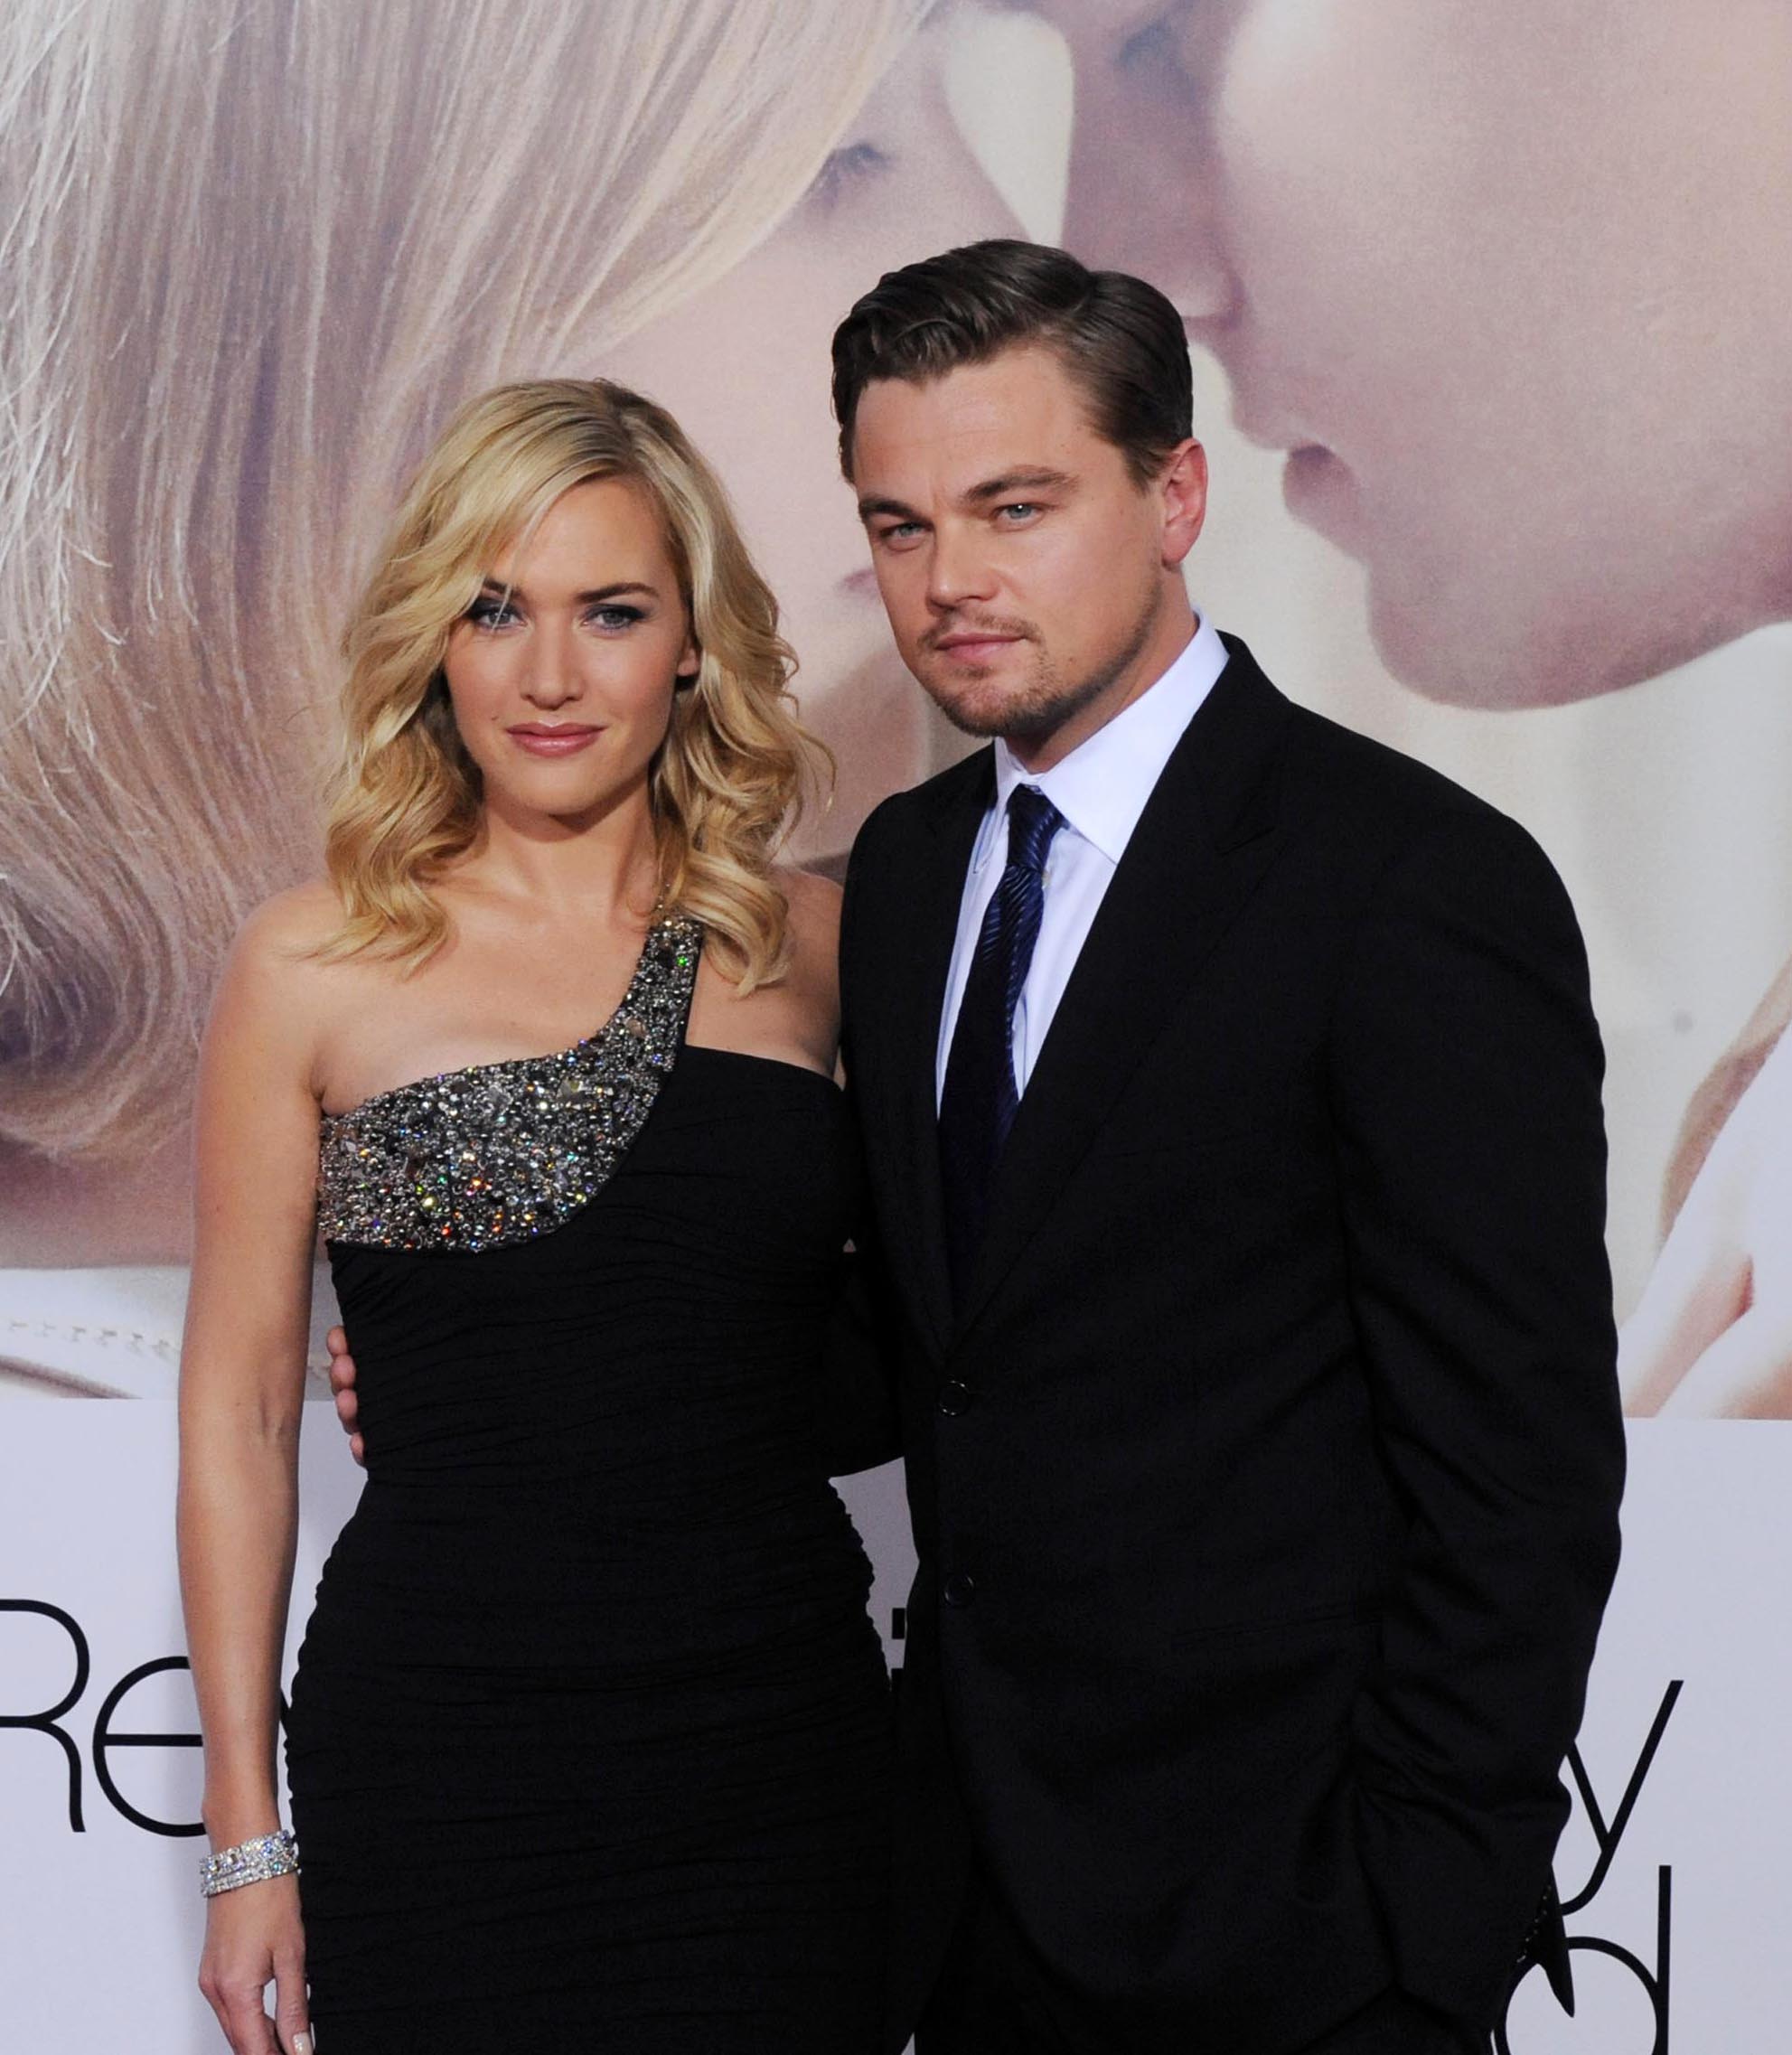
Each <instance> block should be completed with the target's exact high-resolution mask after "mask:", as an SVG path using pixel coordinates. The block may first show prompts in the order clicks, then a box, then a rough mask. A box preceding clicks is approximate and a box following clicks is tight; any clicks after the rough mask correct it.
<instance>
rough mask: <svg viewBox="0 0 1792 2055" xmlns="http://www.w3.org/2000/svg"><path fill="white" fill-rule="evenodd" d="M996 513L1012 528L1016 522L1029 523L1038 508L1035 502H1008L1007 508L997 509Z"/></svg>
mask: <svg viewBox="0 0 1792 2055" xmlns="http://www.w3.org/2000/svg"><path fill="white" fill-rule="evenodd" d="M996 511H997V512H998V513H999V514H1000V515H1001V516H1002V517H1003V519H1004V520H1006V521H1008V522H1009V525H1010V526H1013V525H1014V524H1015V523H1016V522H1018V521H1031V520H1032V518H1033V516H1034V515H1035V514H1036V513H1037V512H1039V511H1040V508H1039V503H1038V502H1037V500H1010V501H1009V503H1008V505H1007V506H1005V507H999V508H998V509H997V510H996Z"/></svg>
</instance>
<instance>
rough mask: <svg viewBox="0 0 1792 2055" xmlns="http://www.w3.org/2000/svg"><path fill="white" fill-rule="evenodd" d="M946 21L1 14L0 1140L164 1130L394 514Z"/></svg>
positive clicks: (690, 286)
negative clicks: (407, 494)
mask: <svg viewBox="0 0 1792 2055" xmlns="http://www.w3.org/2000/svg"><path fill="white" fill-rule="evenodd" d="M929 4H930V0H854V4H853V5H850V6H841V5H839V4H838V0H603V4H602V5H596V4H583V5H581V4H577V0H504V5H497V4H496V0H382V5H380V6H377V7H361V6H355V5H349V4H348V0H264V4H262V5H256V6H253V7H243V6H240V5H236V4H235V0H165V4H164V5H157V6H153V7H152V6H143V5H135V4H132V0H13V5H10V6H9V7H8V8H7V10H6V11H5V23H4V26H3V27H0V191H4V192H5V193H6V195H7V203H6V209H5V218H4V222H3V223H0V393H3V394H4V395H5V398H4V401H0V406H4V408H5V427H6V433H5V436H4V437H0V607H4V611H5V618H6V620H7V623H8V633H7V636H6V639H5V654H4V656H0V789H3V790H4V793H5V802H4V805H0V1140H7V1141H12V1142H14V1143H19V1144H23V1145H27V1146H30V1147H33V1148H37V1149H46V1150H50V1151H52V1152H54V1153H57V1154H60V1155H74V1154H80V1153H86V1154H89V1155H104V1154H118V1153H122V1152H124V1151H126V1150H127V1149H135V1148H139V1147H142V1146H145V1145H146V1144H148V1143H151V1142H153V1141H155V1140H157V1139H159V1138H160V1137H161V1136H163V1135H164V1134H165V1133H167V1132H168V1131H170V1130H172V1129H173V1128H174V1126H175V1125H177V1124H178V1121H179V1120H180V1117H181V1114H182V1112H183V1106H184V1103H185V1098H186V1093H187V1088H188V1081H189V1078H190V1074H191V1066H192V1056H193V1050H194V1046H195V1045H196V1041H197V1036H198V1030H199V1025H200V1022H201V1020H202V1016H203V1012H204V1009H205V1006H206V1004H207V1002H208V1000H209V998H210V992H211V981H212V979H213V976H214V973H215V969H216V965H217V962H218V959H219V957H220V953H221V952H222V949H223V947H224V946H225V944H226V943H227V942H228V940H229V938H230V935H231V934H233V933H234V931H235V929H236V928H237V926H238V925H239V923H240V921H241V919H242V917H243V915H244V914H245V913H246V912H247V911H248V909H249V906H252V905H253V904H254V903H255V902H256V901H257V900H258V899H259V898H261V897H262V896H265V895H266V894H267V892H269V891H270V890H273V889H275V888H277V887H279V886H281V885H283V884H285V883H287V882H290V881H291V880H292V879H293V878H294V877H298V876H301V875H303V874H304V873H305V872H306V871H308V870H310V869H311V868H314V865H315V861H316V828H315V821H314V815H313V811H312V807H311V805H310V802H309V783H308V777H309V768H310V767H311V766H313V765H315V764H316V763H317V761H318V759H319V756H320V755H321V754H322V748H323V745H324V739H325V736H326V733H327V719H326V715H325V708H326V705H327V690H328V683H329V680H331V679H332V678H333V676H334V675H335V674H336V660H335V647H336V643H337V640H338V631H339V629H340V625H341V620H342V613H343V611H344V609H345V603H346V600H347V598H348V596H349V595H350V594H352V591H353V590H354V588H355V586H356V585H357V584H358V583H359V581H360V578H361V575H362V573H363V569H364V566H365V564H366V562H367V561H368V559H369V558H370V556H371V549H372V548H373V546H374V543H375V541H376V540H377V536H378V533H379V530H380V527H381V526H383V524H384V521H385V520H386V518H387V517H388V515H389V509H390V507H391V504H392V502H393V499H394V497H395V496H396V493H397V491H398V488H399V481H400V480H401V479H402V478H403V477H404V476H405V475H406V474H407V473H408V472H409V471H410V470H411V469H412V467H413V466H414V465H415V464H416V463H417V461H418V457H419V455H420V454H421V452H422V451H423V450H424V449H425V448H426V447H427V445H428V443H429V441H430V439H431V437H432V436H433V435H434V434H435V432H436V428H437V427H438V425H439V423H440V422H441V421H442V420H443V419H444V418H446V416H447V415H448V414H449V413H450V411H451V410H452V408H454V407H455V405H456V404H457V403H458V402H460V401H461V400H462V399H464V398H465V396H466V395H467V394H469V393H472V392H477V391H479V390H481V389H485V388H487V387H491V386H493V385H496V384H498V383H500V382H502V381H503V380H512V379H516V378H519V377H523V376H535V375H539V373H541V372H542V371H559V370H562V369H567V368H577V369H579V370H590V369H595V368H597V367H598V366H600V365H601V362H602V352H603V351H604V349H605V347H606V346H607V345H609V344H611V343H614V342H616V341H617V340H619V339H620V338H621V337H623V336H624V335H625V334H627V333H629V332H630V331H631V330H633V328H635V327H637V326H638V325H640V324H642V323H643V322H644V321H646V320H647V319H649V318H650V317H652V316H654V315H656V314H661V313H662V312H664V311H666V310H667V309H669V308H671V306H673V305H677V304H678V303H679V302H680V300H682V299H684V298H685V297H686V296H689V295H690V294H691V293H693V292H695V291H697V290H698V289H699V288H700V287H701V286H704V285H706V284H708V282H709V281H711V280H712V279H714V278H716V277H719V276H721V275H722V274H723V273H725V272H726V271H727V270H728V269H729V268H730V267H732V266H733V265H734V264H735V263H737V261H738V260H739V259H740V258H743V257H744V256H745V255H746V253H747V252H748V251H749V250H750V249H752V247H753V246H754V245H755V243H756V242H757V241H759V240H760V239H763V238H764V237H765V235H766V234H767V233H768V232H769V231H770V230H771V229H772V228H773V227H774V226H775V224H776V223H777V221H779V219H780V218H781V217H782V216H783V214H784V213H785V212H786V211H788V209H789V208H790V207H791V206H792V205H793V203H794V202H795V201H796V200H797V199H798V198H799V197H800V196H801V194H802V192H803V191H804V190H805V189H806V188H807V186H808V185H809V184H810V183H811V182H812V180H813V178H814V176H815V174H817V172H818V171H819V170H820V169H821V165H822V164H823V163H824V162H825V160H826V157H827V155H828V153H829V151H830V149H831V148H833V147H834V146H835V145H836V144H837V143H838V142H839V140H840V134H841V131H842V129H843V127H844V126H845V124H846V122H847V121H848V120H849V118H850V117H851V116H852V114H853V113H854V111H855V110H856V109H857V108H858V106H859V104H860V103H861V102H862V100H863V99H864V98H865V97H866V95H867V94H868V91H869V90H870V89H871V87H872V86H873V85H874V84H875V82H876V80H877V78H878V76H879V75H880V74H881V72H882V71H883V70H885V69H886V68H887V65H888V63H889V62H890V61H891V60H892V58H893V57H894V56H895V55H896V52H897V50H898V49H899V48H900V47H901V44H902V42H903V41H904V39H905V37H906V35H907V34H908V33H910V32H911V31H912V30H913V29H914V28H915V25H916V23H918V21H919V20H920V18H921V17H922V15H923V14H924V13H925V12H926V11H927V7H928V5H929ZM819 403H820V402H819V401H818V404H819Z"/></svg>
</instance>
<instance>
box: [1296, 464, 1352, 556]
mask: <svg viewBox="0 0 1792 2055" xmlns="http://www.w3.org/2000/svg"><path fill="white" fill-rule="evenodd" d="M1281 495H1282V499H1283V501H1284V502H1286V504H1287V507H1288V511H1289V512H1290V513H1291V514H1292V515H1293V516H1294V518H1295V520H1296V521H1305V522H1306V523H1307V525H1308V527H1309V528H1316V529H1318V531H1319V533H1320V534H1321V535H1323V536H1324V537H1325V539H1326V540H1327V541H1328V542H1333V543H1336V544H1337V547H1338V548H1339V549H1343V550H1346V551H1347V552H1348V553H1349V554H1351V555H1353V556H1356V555H1360V554H1361V544H1362V538H1363V493H1362V489H1361V487H1360V486H1358V484H1357V483H1356V476H1355V474H1353V473H1352V471H1351V469H1350V466H1349V465H1348V464H1345V463H1343V462H1342V461H1341V460H1340V459H1339V458H1337V457H1336V456H1334V455H1332V453H1331V451H1330V450H1328V449H1327V448H1325V447H1324V446H1323V445H1321V444H1319V443H1308V444H1306V445H1304V446H1302V447H1301V448H1299V449H1297V450H1295V451H1294V452H1293V453H1292V455H1290V457H1289V459H1288V462H1287V464H1285V465H1284V466H1283V468H1282V474H1281Z"/></svg>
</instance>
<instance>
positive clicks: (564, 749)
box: [509, 722, 604, 756]
mask: <svg viewBox="0 0 1792 2055" xmlns="http://www.w3.org/2000/svg"><path fill="white" fill-rule="evenodd" d="M603 732H604V731H603V729H602V728H601V727H580V726H577V725H575V724H573V723H570V722H568V723H563V724H561V725H560V726H558V727H549V726H546V725H545V724H541V723H537V722H529V723H525V724H524V725H523V726H521V727H513V728H511V730H510V731H509V733H510V737H511V741H512V742H514V743H515V744H516V746H517V747H518V748H519V749H526V750H527V751H528V752H529V754H530V755H531V756H576V755H577V754H578V752H579V751H580V750H581V749H588V748H589V747H590V746H591V745H592V744H593V743H594V742H596V739H597V737H599V736H600V735H602V734H603Z"/></svg>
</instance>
